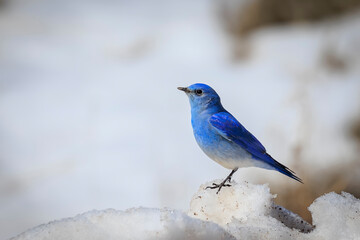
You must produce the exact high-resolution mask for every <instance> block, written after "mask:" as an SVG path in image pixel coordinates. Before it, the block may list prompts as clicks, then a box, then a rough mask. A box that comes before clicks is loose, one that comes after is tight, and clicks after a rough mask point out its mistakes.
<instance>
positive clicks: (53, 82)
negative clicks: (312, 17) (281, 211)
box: [0, 0, 360, 239]
mask: <svg viewBox="0 0 360 240" xmlns="http://www.w3.org/2000/svg"><path fill="white" fill-rule="evenodd" d="M0 10H1V14H0V32H1V33H2V34H1V41H0V53H1V54H0V91H1V94H0V115H1V117H0V133H1V134H0V196H1V197H0V213H1V214H0V239H5V238H8V237H10V236H14V235H15V234H17V233H19V232H21V231H23V230H24V229H27V228H30V227H31V226H35V225H38V224H40V223H43V222H48V221H50V220H52V219H60V218H64V217H67V216H74V215H75V214H77V213H80V212H85V211H88V210H89V209H105V208H109V207H111V208H116V209H128V208H131V207H133V206H152V207H155V208H162V207H164V206H167V207H170V208H173V209H181V210H185V209H187V207H188V206H187V204H188V200H189V199H191V196H192V194H193V193H194V192H195V191H196V189H197V186H198V185H199V184H200V183H202V182H205V181H207V180H208V179H211V178H220V177H224V176H226V175H227V174H229V173H228V171H227V170H226V169H223V168H222V167H221V166H219V165H218V164H216V163H214V162H213V161H211V160H209V159H208V158H207V156H205V155H204V154H203V153H202V152H201V150H200V149H199V148H198V146H197V145H196V142H195V141H194V138H193V135H192V130H191V125H190V111H189V104H188V101H187V99H186V97H185V96H184V95H183V94H182V93H181V92H179V91H178V90H177V89H176V87H178V86H187V85H190V84H192V83H195V82H204V83H208V84H209V85H211V86H213V87H214V88H215V89H216V90H217V92H218V93H219V94H220V95H221V98H222V102H223V105H224V106H225V107H226V108H227V109H228V110H229V111H231V112H232V114H233V115H234V116H236V117H237V118H238V120H239V121H240V122H241V123H243V125H244V126H245V127H246V128H247V129H248V130H250V131H251V132H252V133H253V134H254V135H255V136H256V137H257V138H258V139H259V140H260V141H261V142H262V143H263V144H264V145H265V147H266V148H267V150H268V151H269V153H270V154H271V155H272V156H273V157H274V158H276V159H277V160H279V161H280V162H281V163H283V164H285V165H287V166H288V167H290V168H291V169H292V170H294V171H296V173H297V174H298V175H299V177H302V178H304V176H305V175H306V174H314V175H315V176H319V177H322V176H323V174H318V172H322V173H323V172H325V170H326V169H328V168H333V167H334V166H335V167H336V166H337V165H338V164H340V163H341V164H342V166H345V165H346V164H347V163H349V162H351V161H353V160H354V159H357V157H358V156H359V153H358V149H357V148H356V145H355V143H354V141H353V140H352V139H351V138H349V136H348V134H347V129H348V128H349V124H350V123H351V122H352V121H353V120H354V121H356V120H357V119H358V118H359V116H360V112H359V109H360V101H359V96H360V81H358V79H359V75H360V73H359V71H360V67H359V65H360V64H359V63H360V58H359V56H360V55H359V54H358V52H359V48H358V46H360V44H359V39H360V36H359V35H360V18H359V16H360V15H359V14H357V13H355V14H354V15H353V16H350V17H346V18H342V19H336V20H334V21H329V22H325V23H319V24H314V25H297V26H288V27H279V28H276V27H274V28H269V29H264V30H262V31H259V32H256V33H254V35H252V36H249V52H250V57H249V59H245V60H244V61H243V62H240V63H233V62H231V61H230V60H229V55H231V54H229V49H230V47H229V46H228V44H227V41H226V40H227V39H226V35H225V34H224V32H223V31H222V30H221V29H220V28H219V22H218V19H217V17H216V16H215V15H214V12H215V11H214V10H215V9H214V2H213V1H207V0H199V1H190V0H184V1H174V0H173V1H164V0H155V1H148V0H136V1H89V0H78V1H73V0H51V1H39V0H11V1H6V4H5V5H4V7H3V8H2V9H0ZM325 46H327V47H326V48H330V49H332V50H333V51H335V53H336V54H338V55H340V56H341V57H344V58H345V59H350V60H349V61H348V62H347V68H346V69H345V70H344V71H340V72H335V73H334V72H332V70H329V69H328V68H326V67H324V66H323V64H322V61H321V59H322V58H321V56H322V54H323V52H324V48H325ZM299 146H300V147H301V149H302V152H301V159H295V157H294V155H295V153H294V152H295V151H294V149H296V148H297V147H299ZM324 169H325V170H324ZM353 169H355V168H353ZM324 174H325V173H324ZM305 177H306V176H305ZM234 179H236V180H239V181H240V180H247V181H249V182H255V183H259V182H260V183H264V182H270V183H271V184H276V185H277V186H279V185H285V184H288V185H292V184H297V183H295V181H292V180H290V179H287V178H286V177H285V176H282V175H281V174H279V173H276V172H275V171H266V170H263V169H241V170H239V171H238V172H237V173H236V174H235V176H234ZM304 179H306V178H304ZM305 184H312V183H311V182H305ZM290 187H291V186H290ZM174 189H176V191H174ZM169 193H171V194H169Z"/></svg>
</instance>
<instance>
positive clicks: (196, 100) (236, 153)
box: [178, 83, 302, 193]
mask: <svg viewBox="0 0 360 240" xmlns="http://www.w3.org/2000/svg"><path fill="white" fill-rule="evenodd" d="M178 89H179V90H181V91H184V92H185V93H186V95H187V96H188V98H189V101H190V106H191V125H192V128H193V132H194V136H195V139H196V142H197V143H198V145H199V146H200V148H201V149H202V150H203V152H204V153H205V154H206V155H207V156H208V157H209V158H211V159H212V160H214V161H215V162H217V163H219V164H220V165H221V166H223V167H225V168H227V169H231V170H232V171H231V173H230V174H229V175H228V176H227V177H226V178H225V179H224V180H223V181H222V182H221V183H220V184H216V183H213V184H212V186H208V187H207V188H211V189H218V190H217V192H216V193H219V192H220V190H221V188H222V187H230V186H231V185H230V184H228V183H227V181H228V182H229V183H230V181H231V177H232V175H233V174H234V173H235V172H236V171H237V170H238V169H239V168H242V167H260V168H265V169H270V170H276V171H278V172H280V173H282V174H284V175H286V176H288V177H290V178H292V179H295V180H296V181H299V182H301V183H302V181H301V179H300V178H299V177H297V176H296V175H295V172H293V171H292V170H290V169H289V168H288V167H286V166H284V165H283V164H281V163H279V162H278V161H276V160H275V159H273V158H272V157H271V156H270V155H269V154H268V153H267V152H266V149H265V147H264V146H263V145H262V144H261V143H260V142H259V140H257V139H256V138H255V137H254V136H253V135H252V134H251V133H250V132H249V131H248V130H246V128H245V127H243V125H241V123H239V122H238V121H237V120H236V118H235V117H234V116H233V115H231V114H230V113H229V112H228V111H226V110H225V108H224V107H223V106H222V104H221V102H220V97H219V95H218V94H217V93H216V92H215V90H214V89H212V88H211V87H210V86H208V85H206V84H202V83H196V84H193V85H191V86H189V87H178Z"/></svg>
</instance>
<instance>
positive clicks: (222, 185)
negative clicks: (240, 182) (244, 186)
mask: <svg viewBox="0 0 360 240" xmlns="http://www.w3.org/2000/svg"><path fill="white" fill-rule="evenodd" d="M226 181H227V180H226ZM226 181H224V182H222V183H220V184H216V183H213V184H212V186H207V187H206V188H205V189H208V188H210V189H216V188H218V190H217V192H216V194H218V193H219V192H220V189H221V188H222V187H231V185H230V184H227V183H226ZM229 182H230V181H229Z"/></svg>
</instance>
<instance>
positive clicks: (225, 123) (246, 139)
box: [209, 112, 302, 182]
mask: <svg viewBox="0 0 360 240" xmlns="http://www.w3.org/2000/svg"><path fill="white" fill-rule="evenodd" d="M209 123H210V125H211V126H213V127H214V129H215V130H216V131H217V132H218V133H219V134H220V135H221V136H222V137H224V138H225V139H227V140H228V141H232V142H234V143H236V144H238V145H240V146H241V147H242V148H243V149H245V150H246V151H247V152H248V153H250V154H251V155H252V157H253V158H254V159H256V160H260V161H263V162H265V163H267V164H269V165H270V166H272V167H273V168H275V169H276V170H277V171H279V172H281V173H283V174H285V175H287V176H289V177H291V178H293V179H295V180H297V181H299V182H302V181H301V179H300V178H298V177H297V176H295V175H294V172H293V171H291V170H290V169H289V168H287V167H286V166H284V165H283V164H281V163H279V162H278V161H276V160H275V159H273V158H272V157H271V156H270V155H269V154H267V153H266V149H265V147H264V146H263V145H262V144H261V143H260V142H259V140H257V139H256V137H254V135H252V134H251V133H250V132H249V131H248V130H246V128H245V127H244V126H243V125H241V123H239V122H238V121H237V120H236V118H234V117H233V116H232V115H231V114H230V113H228V112H220V113H216V114H214V115H212V116H211V117H210V119H209Z"/></svg>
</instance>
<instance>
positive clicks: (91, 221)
mask: <svg viewBox="0 0 360 240" xmlns="http://www.w3.org/2000/svg"><path fill="white" fill-rule="evenodd" d="M216 182H219V181H218V180H217V181H216ZM211 184H212V183H211V182H209V183H206V184H204V185H202V186H200V188H199V191H198V192H197V193H196V194H195V195H194V196H193V198H192V200H191V203H190V210H189V211H188V214H186V213H184V212H182V211H179V210H171V209H151V208H132V209H129V210H126V211H117V210H113V209H108V210H103V211H97V210H94V211H90V212H87V213H84V214H81V215H78V216H76V217H73V218H67V219H63V220H59V221H54V222H50V223H48V224H44V225H41V226H38V227H36V228H33V229H31V230H28V231H26V232H24V233H22V234H20V235H19V236H17V237H15V238H13V239H14V240H22V239H31V240H35V239H36V240H37V239H54V240H62V239H77V240H81V239H90V240H91V239H96V240H97V239H99V240H100V239H359V238H360V228H359V226H360V200H359V199H356V198H355V197H353V196H352V195H351V194H349V193H342V194H341V195H339V194H336V193H328V194H326V195H324V196H321V197H319V198H318V199H316V200H315V201H314V202H313V204H311V206H310V207H309V210H310V211H311V213H312V217H313V221H314V224H315V225H316V227H313V226H312V225H311V224H309V223H307V222H306V221H304V220H303V219H302V218H301V217H300V216H298V215H297V214H295V213H292V212H291V211H289V210H287V209H285V208H283V207H282V206H278V205H276V204H275V203H274V198H275V197H276V195H273V194H271V193H270V190H269V187H268V186H267V185H254V184H249V183H247V182H244V183H236V182H232V183H231V184H232V186H231V187H226V188H223V189H222V190H221V191H220V193H219V194H216V190H213V189H205V188H206V186H209V185H211Z"/></svg>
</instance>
